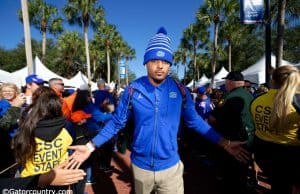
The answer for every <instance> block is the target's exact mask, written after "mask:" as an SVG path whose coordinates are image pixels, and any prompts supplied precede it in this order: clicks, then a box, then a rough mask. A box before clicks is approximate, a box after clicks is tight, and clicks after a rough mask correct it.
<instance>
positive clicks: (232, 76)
mask: <svg viewBox="0 0 300 194" xmlns="http://www.w3.org/2000/svg"><path fill="white" fill-rule="evenodd" d="M222 79H228V80H231V81H244V76H243V74H242V73H241V72H239V71H231V72H229V73H228V74H227V76H226V77H223V78H222Z"/></svg>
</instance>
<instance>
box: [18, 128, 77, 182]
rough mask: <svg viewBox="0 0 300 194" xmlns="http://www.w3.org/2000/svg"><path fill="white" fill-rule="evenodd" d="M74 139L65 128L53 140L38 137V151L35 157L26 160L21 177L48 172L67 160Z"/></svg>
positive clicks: (36, 139)
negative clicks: (47, 140) (48, 140)
mask: <svg viewBox="0 0 300 194" xmlns="http://www.w3.org/2000/svg"><path fill="white" fill-rule="evenodd" d="M72 141H73V140H72V137H71V136H70V134H69V133H68V131H67V130H66V129H65V128H63V129H62V130H61V132H60V133H59V134H58V136H57V137H56V138H54V139H53V140H52V141H51V142H46V141H45V140H43V139H40V138H37V137H36V138H35V142H36V151H35V153H34V155H33V157H32V158H31V159H30V160H27V161H26V164H25V167H24V169H23V170H22V172H21V177H27V176H32V175H36V174H41V173H45V172H48V171H50V170H51V169H52V168H54V167H55V166H57V165H58V164H60V163H62V162H64V161H65V160H67V158H68V147H69V146H70V145H71V144H72Z"/></svg>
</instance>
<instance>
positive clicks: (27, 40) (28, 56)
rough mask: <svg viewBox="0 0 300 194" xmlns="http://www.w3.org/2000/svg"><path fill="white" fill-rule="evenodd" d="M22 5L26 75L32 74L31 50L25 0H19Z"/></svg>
mask: <svg viewBox="0 0 300 194" xmlns="http://www.w3.org/2000/svg"><path fill="white" fill-rule="evenodd" d="M21 5H22V15H23V21H24V22H23V25H24V37H25V52H26V61H27V66H28V74H32V73H33V61H32V49H31V38H30V28H29V26H30V25H29V17H28V7H27V0H21Z"/></svg>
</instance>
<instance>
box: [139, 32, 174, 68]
mask: <svg viewBox="0 0 300 194" xmlns="http://www.w3.org/2000/svg"><path fill="white" fill-rule="evenodd" d="M170 42H171V40H170V38H169V37H168V36H167V31H166V29H165V28H164V27H161V28H159V30H158V31H157V33H156V34H155V36H154V37H152V38H151V39H150V41H149V44H148V46H147V48H146V52H145V55H144V63H143V64H144V65H145V64H146V63H148V61H151V60H163V61H167V62H168V63H170V65H172V63H173V53H172V49H171V46H170Z"/></svg>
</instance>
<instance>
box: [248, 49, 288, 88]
mask: <svg viewBox="0 0 300 194" xmlns="http://www.w3.org/2000/svg"><path fill="white" fill-rule="evenodd" d="M275 64H276V57H275V56H274V55H273V54H272V55H271V66H272V67H273V68H275V67H276V65H275ZM281 64H282V65H289V64H292V63H290V62H288V61H286V60H282V63H281ZM265 72H266V56H265V55H264V56H263V57H262V58H260V59H259V60H258V61H257V62H256V63H255V64H253V65H251V66H250V67H248V68H247V69H245V70H244V71H242V74H243V75H244V78H245V79H246V80H249V81H251V82H253V83H257V84H263V83H265V82H266V74H265Z"/></svg>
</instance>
